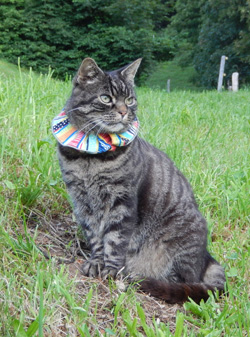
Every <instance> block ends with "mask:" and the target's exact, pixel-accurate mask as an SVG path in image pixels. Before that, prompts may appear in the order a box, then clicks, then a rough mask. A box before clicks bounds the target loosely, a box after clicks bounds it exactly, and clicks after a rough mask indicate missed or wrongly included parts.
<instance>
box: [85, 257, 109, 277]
mask: <svg viewBox="0 0 250 337" xmlns="http://www.w3.org/2000/svg"><path fill="white" fill-rule="evenodd" d="M103 267H104V263H103V261H100V260H91V259H89V260H87V261H85V262H84V264H83V267H82V273H83V275H84V276H88V277H97V276H101V272H102V270H103Z"/></svg>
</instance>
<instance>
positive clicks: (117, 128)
mask: <svg viewBox="0 0 250 337" xmlns="http://www.w3.org/2000/svg"><path fill="white" fill-rule="evenodd" d="M128 129H129V125H124V124H123V123H121V122H120V123H114V124H109V125H105V126H104V127H103V128H102V133H122V132H125V131H127V130H128Z"/></svg>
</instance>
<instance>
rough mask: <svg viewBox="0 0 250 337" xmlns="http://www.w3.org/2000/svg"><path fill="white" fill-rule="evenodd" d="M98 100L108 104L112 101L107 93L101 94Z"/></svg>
mask: <svg viewBox="0 0 250 337" xmlns="http://www.w3.org/2000/svg"><path fill="white" fill-rule="evenodd" d="M100 100H101V101H102V102H103V103H105V104H109V103H111V102H112V98H111V97H110V96H109V95H101V96H100Z"/></svg>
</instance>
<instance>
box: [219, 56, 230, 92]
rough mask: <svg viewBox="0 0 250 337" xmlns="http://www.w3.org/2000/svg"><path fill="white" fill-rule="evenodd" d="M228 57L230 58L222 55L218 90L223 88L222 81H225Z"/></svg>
mask: <svg viewBox="0 0 250 337" xmlns="http://www.w3.org/2000/svg"><path fill="white" fill-rule="evenodd" d="M227 59H228V58H227V57H226V56H225V55H223V56H221V60H220V71H219V78H218V86H217V90H218V91H221V90H222V83H223V77H224V69H225V62H226V60H227Z"/></svg>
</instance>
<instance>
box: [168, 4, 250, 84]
mask: <svg viewBox="0 0 250 337" xmlns="http://www.w3.org/2000/svg"><path fill="white" fill-rule="evenodd" d="M175 10H176V14H175V15H174V16H173V17H172V22H171V25H170V26H169V27H168V31H169V33H170V36H171V37H172V39H173V40H175V39H176V41H175V50H174V54H175V57H176V59H177V60H178V61H179V63H180V64H181V65H184V64H187V63H191V64H193V65H194V66H195V68H196V70H197V72H198V73H199V75H200V85H201V86H205V87H207V88H215V87H216V82H217V78H218V70H219V64H220V58H221V56H222V55H226V56H227V57H228V61H227V63H226V70H225V72H226V74H227V77H226V78H225V80H226V82H227V81H229V80H230V79H231V74H232V73H233V72H234V71H238V72H239V73H240V80H241V83H244V82H248V81H249V80H250V59H249V39H248V36H249V31H250V16H249V10H250V1H249V0H241V1H236V0H209V1H204V0H199V1H191V0H184V1H183V0H180V1H179V0H177V1H176V5H175Z"/></svg>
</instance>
